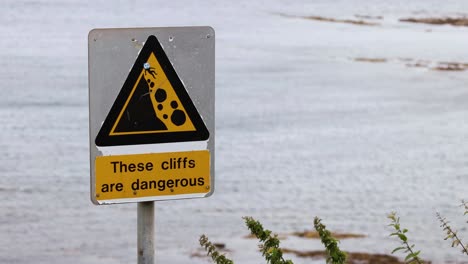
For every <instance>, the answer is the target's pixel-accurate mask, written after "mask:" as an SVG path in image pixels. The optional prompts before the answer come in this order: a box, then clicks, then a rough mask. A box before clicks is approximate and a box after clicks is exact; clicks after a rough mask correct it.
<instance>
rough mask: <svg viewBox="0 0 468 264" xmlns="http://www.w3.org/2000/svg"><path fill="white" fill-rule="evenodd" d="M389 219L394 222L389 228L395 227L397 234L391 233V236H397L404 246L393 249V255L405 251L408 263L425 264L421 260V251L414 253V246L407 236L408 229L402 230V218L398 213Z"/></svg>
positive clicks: (391, 215) (391, 214)
mask: <svg viewBox="0 0 468 264" xmlns="http://www.w3.org/2000/svg"><path fill="white" fill-rule="evenodd" d="M387 218H389V219H390V220H392V222H391V224H390V225H389V226H391V227H393V228H394V229H395V232H393V233H391V234H390V236H396V237H398V238H399V239H400V241H401V244H402V246H399V247H396V248H395V249H393V251H392V254H393V253H395V252H397V251H399V250H404V252H405V253H407V255H406V257H405V261H406V263H409V264H410V263H418V264H423V263H424V262H423V261H422V260H421V259H420V258H419V254H420V253H421V251H419V250H418V251H414V250H413V249H414V245H411V246H410V244H409V242H408V237H407V236H406V233H407V232H408V229H406V228H404V229H401V226H400V217H398V216H397V215H396V212H392V213H390V214H389V215H388V216H387Z"/></svg>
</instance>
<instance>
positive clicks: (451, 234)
mask: <svg viewBox="0 0 468 264" xmlns="http://www.w3.org/2000/svg"><path fill="white" fill-rule="evenodd" d="M461 206H464V207H465V213H464V215H466V214H468V203H467V202H465V201H464V200H462V205H461ZM436 215H437V218H438V219H439V221H440V222H441V223H442V225H441V226H440V227H442V228H443V230H444V231H445V232H446V233H447V236H446V237H445V238H444V240H448V239H451V240H452V247H457V246H460V247H461V248H462V253H463V254H466V255H468V250H467V248H468V244H466V245H465V244H463V242H462V240H461V239H460V237H459V236H458V235H457V231H454V230H453V228H452V227H451V226H450V225H449V223H450V222H449V221H447V219H446V218H445V217H442V216H441V215H440V213H437V214H436Z"/></svg>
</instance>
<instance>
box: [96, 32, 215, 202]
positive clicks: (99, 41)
mask: <svg viewBox="0 0 468 264" xmlns="http://www.w3.org/2000/svg"><path fill="white" fill-rule="evenodd" d="M214 45H215V39H214V31H213V29H212V28H211V27H172V28H135V29H94V30H92V31H91V32H90V33H89V36H88V52H89V54H88V59H89V114H90V117H89V120H90V121H89V122H90V126H89V127H90V132H89V135H90V163H91V166H90V167H91V200H92V201H93V203H95V204H112V203H126V202H142V201H156V200H171V199H182V198H196V197H207V196H209V195H211V194H212V193H213V191H214V188H213V186H214V132H215V131H214V128H215V124H214V93H215V90H214V60H215V56H214Z"/></svg>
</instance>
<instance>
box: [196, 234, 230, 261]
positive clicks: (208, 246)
mask: <svg viewBox="0 0 468 264" xmlns="http://www.w3.org/2000/svg"><path fill="white" fill-rule="evenodd" d="M198 241H199V242H200V245H201V246H202V247H204V248H205V250H206V251H207V255H208V256H210V257H211V259H212V260H213V261H214V263H216V264H234V262H233V261H232V260H230V259H228V258H226V257H225V256H224V255H222V254H221V253H219V251H218V250H217V249H216V247H215V246H214V245H213V243H211V242H210V241H209V240H208V237H206V236H205V235H202V236H201V237H200V239H199V240H198Z"/></svg>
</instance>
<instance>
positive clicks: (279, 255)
mask: <svg viewBox="0 0 468 264" xmlns="http://www.w3.org/2000/svg"><path fill="white" fill-rule="evenodd" d="M243 219H244V220H245V224H246V225H247V227H248V228H249V230H250V232H251V233H252V235H255V236H256V237H257V238H258V239H259V240H260V242H263V244H261V245H260V251H261V252H262V255H263V256H264V257H265V259H266V261H267V263H271V264H293V262H292V261H291V260H284V258H283V251H281V249H280V248H279V243H280V241H279V239H278V235H276V234H275V235H273V236H272V235H271V231H270V230H267V229H263V226H262V224H260V222H258V221H256V220H254V219H253V218H252V217H243Z"/></svg>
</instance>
